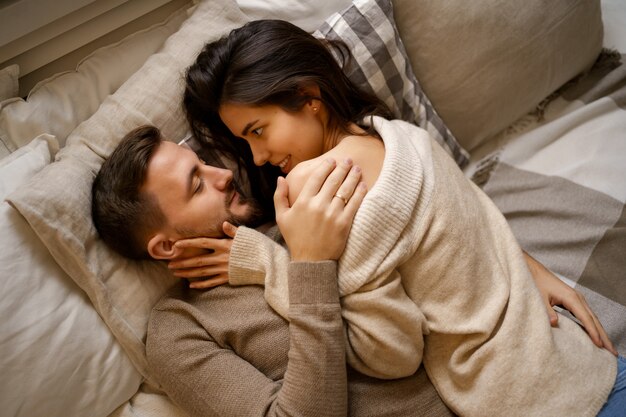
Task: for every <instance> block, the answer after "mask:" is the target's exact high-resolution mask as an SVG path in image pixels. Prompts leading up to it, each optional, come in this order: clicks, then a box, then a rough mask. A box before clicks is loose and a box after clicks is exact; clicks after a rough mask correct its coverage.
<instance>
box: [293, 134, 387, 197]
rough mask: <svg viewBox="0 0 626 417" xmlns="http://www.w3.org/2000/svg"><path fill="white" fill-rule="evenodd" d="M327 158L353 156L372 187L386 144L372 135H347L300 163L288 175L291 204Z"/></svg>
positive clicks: (355, 163)
mask: <svg viewBox="0 0 626 417" xmlns="http://www.w3.org/2000/svg"><path fill="white" fill-rule="evenodd" d="M326 158H333V159H334V160H335V161H337V162H339V161H343V160H344V159H345V158H351V159H352V161H353V164H354V165H355V166H358V167H359V168H361V175H362V179H363V181H364V182H365V183H366V184H367V187H368V189H371V188H372V187H373V186H374V183H375V182H376V179H378V175H379V174H380V170H381V169H382V165H383V161H384V159H385V146H384V144H383V142H382V140H380V139H377V138H374V137H371V136H347V137H345V138H344V139H342V140H341V142H339V143H338V144H337V146H335V147H334V148H332V149H331V150H329V151H328V152H326V153H325V154H323V155H321V156H318V157H317V158H314V159H310V160H308V161H305V162H301V163H299V164H298V165H296V166H295V167H294V168H293V170H292V171H291V172H290V173H289V175H288V176H287V183H288V185H289V201H290V203H291V204H293V201H295V199H296V197H297V195H298V194H299V193H300V190H301V189H302V187H303V186H304V183H305V182H306V180H307V178H309V176H310V175H311V173H312V172H313V170H314V169H315V168H316V167H317V166H318V164H320V163H321V162H322V161H323V160H324V159H326Z"/></svg>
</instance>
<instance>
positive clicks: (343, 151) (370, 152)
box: [328, 136, 385, 189]
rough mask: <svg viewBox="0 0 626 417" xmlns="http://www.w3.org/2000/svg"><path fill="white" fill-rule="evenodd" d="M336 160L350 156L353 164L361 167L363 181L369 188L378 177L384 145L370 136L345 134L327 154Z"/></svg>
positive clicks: (383, 155)
mask: <svg viewBox="0 0 626 417" xmlns="http://www.w3.org/2000/svg"><path fill="white" fill-rule="evenodd" d="M331 152H334V154H333V155H332V157H333V158H335V159H336V160H341V159H343V158H347V157H349V158H352V161H354V165H358V166H359V167H360V168H361V172H362V177H363V181H365V183H366V184H367V188H368V189H371V188H372V187H373V186H374V183H376V180H377V179H378V175H379V174H380V170H381V169H382V166H383V161H384V159H385V145H384V143H383V141H382V140H380V139H378V138H375V137H372V136H347V137H345V138H344V139H343V140H342V141H341V142H339V144H337V146H335V147H334V148H333V149H331V150H330V151H329V152H328V154H330V153H331Z"/></svg>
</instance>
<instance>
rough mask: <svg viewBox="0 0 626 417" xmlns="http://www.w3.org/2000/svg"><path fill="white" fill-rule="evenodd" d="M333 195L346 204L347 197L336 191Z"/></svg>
mask: <svg viewBox="0 0 626 417" xmlns="http://www.w3.org/2000/svg"><path fill="white" fill-rule="evenodd" d="M333 197H337V198H339V199H341V201H343V204H344V206H345V205H346V204H348V199H347V198H345V197H344V196H342V195H341V194H339V193H336V194H335V195H334V196H333Z"/></svg>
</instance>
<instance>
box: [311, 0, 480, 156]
mask: <svg viewBox="0 0 626 417" xmlns="http://www.w3.org/2000/svg"><path fill="white" fill-rule="evenodd" d="M313 35H314V36H316V37H317V38H323V39H330V40H341V41H343V42H345V43H346V44H347V45H348V47H349V49H350V53H351V55H352V59H351V60H350V62H349V63H348V65H347V67H346V68H344V71H345V72H346V74H347V75H348V78H350V80H352V82H354V83H355V84H356V85H358V86H361V87H362V88H365V89H366V90H368V91H369V92H371V93H374V94H376V95H377V96H378V97H380V98H381V99H382V100H383V101H384V102H385V103H386V104H387V105H388V106H389V108H390V109H391V110H392V111H393V112H394V114H395V115H396V117H397V118H399V119H402V120H405V121H408V122H412V123H415V124H417V125H418V126H420V127H422V128H423V129H425V130H426V131H428V133H430V134H431V136H432V137H433V138H434V139H435V140H436V141H437V142H439V144H440V145H441V146H442V147H443V148H444V149H445V150H447V151H448V153H449V154H450V155H451V156H452V158H454V160H455V161H456V163H457V164H458V165H459V166H460V167H461V168H463V167H464V166H465V165H466V164H467V162H468V160H469V155H468V153H467V151H466V150H465V149H463V148H462V147H461V145H459V143H458V142H457V140H456V138H455V137H454V136H453V135H452V132H450V130H449V129H448V128H447V127H446V125H445V124H444V123H443V120H441V118H440V117H439V115H438V114H437V112H436V111H435V109H434V107H433V106H432V104H431V103H430V100H429V99H428V97H426V94H424V92H423V91H422V89H421V87H420V85H419V82H418V81H417V79H416V78H415V75H414V74H413V69H412V68H411V63H410V62H409V59H408V57H407V54H406V50H405V49H404V45H403V44H402V41H401V40H400V35H399V34H398V30H397V28H396V25H395V21H394V19H393V9H392V5H391V1H390V0H355V1H353V2H352V5H351V6H350V7H348V8H347V9H346V10H344V11H343V12H341V13H335V14H334V15H332V16H330V17H329V18H328V19H327V20H326V21H325V22H324V23H323V24H322V26H321V27H320V28H319V29H318V30H317V31H316V32H315V33H314V34H313Z"/></svg>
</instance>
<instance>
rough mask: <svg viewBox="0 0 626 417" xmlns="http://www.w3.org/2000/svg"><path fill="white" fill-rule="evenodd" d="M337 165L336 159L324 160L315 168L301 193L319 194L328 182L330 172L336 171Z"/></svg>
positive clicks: (304, 194) (303, 194) (310, 195)
mask: <svg viewBox="0 0 626 417" xmlns="http://www.w3.org/2000/svg"><path fill="white" fill-rule="evenodd" d="M336 166H337V164H336V162H335V160H334V159H332V158H326V159H324V161H323V162H322V163H320V164H319V165H318V166H317V167H316V168H315V169H314V170H313V173H312V174H311V176H310V177H309V178H308V179H307V181H306V182H305V183H304V186H303V187H302V191H300V195H302V196H306V197H312V196H314V195H316V194H318V193H319V191H320V189H321V188H322V186H323V185H325V184H326V182H327V180H328V177H329V176H330V174H331V173H332V172H334V170H335V167H336Z"/></svg>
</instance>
